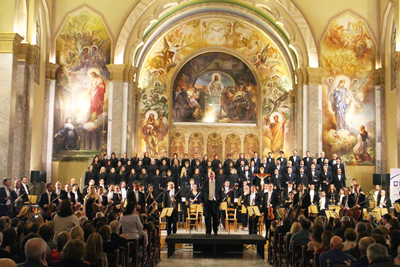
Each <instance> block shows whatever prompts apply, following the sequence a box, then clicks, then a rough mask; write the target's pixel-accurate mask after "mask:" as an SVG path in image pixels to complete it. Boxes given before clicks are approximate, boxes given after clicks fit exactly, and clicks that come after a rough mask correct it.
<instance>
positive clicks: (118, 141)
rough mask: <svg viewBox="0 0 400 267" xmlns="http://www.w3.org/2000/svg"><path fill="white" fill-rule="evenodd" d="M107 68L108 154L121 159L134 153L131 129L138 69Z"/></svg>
mask: <svg viewBox="0 0 400 267" xmlns="http://www.w3.org/2000/svg"><path fill="white" fill-rule="evenodd" d="M107 68H108V69H109V71H110V82H109V106H108V127H107V153H109V154H111V153H112V152H114V153H115V154H116V155H117V157H119V156H120V155H122V153H124V152H127V153H128V152H132V151H131V148H132V146H131V142H132V138H131V129H132V125H133V123H134V122H135V121H134V120H133V118H134V116H135V113H133V112H132V111H133V110H134V105H133V106H132V104H133V103H134V101H133V100H134V87H135V85H134V83H133V81H134V77H135V73H136V68H133V67H131V66H127V65H124V64H121V65H116V64H110V65H107ZM128 142H129V145H128ZM128 156H132V155H131V154H128Z"/></svg>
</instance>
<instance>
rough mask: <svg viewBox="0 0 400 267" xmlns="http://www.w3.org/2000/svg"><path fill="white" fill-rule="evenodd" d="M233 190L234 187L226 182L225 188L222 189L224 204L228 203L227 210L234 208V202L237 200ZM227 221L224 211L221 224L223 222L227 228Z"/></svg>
mask: <svg viewBox="0 0 400 267" xmlns="http://www.w3.org/2000/svg"><path fill="white" fill-rule="evenodd" d="M217 181H218V180H217ZM231 189H232V186H231V185H230V183H229V181H225V183H224V186H223V188H222V191H223V198H222V202H226V206H227V208H233V207H234V203H233V201H234V199H235V195H234V192H233V190H232V191H231ZM225 219H226V214H225V211H222V214H221V222H222V225H223V226H225Z"/></svg>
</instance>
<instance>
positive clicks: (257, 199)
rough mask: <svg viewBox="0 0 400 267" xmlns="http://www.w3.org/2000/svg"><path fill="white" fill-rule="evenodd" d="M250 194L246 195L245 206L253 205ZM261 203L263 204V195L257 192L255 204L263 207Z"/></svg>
mask: <svg viewBox="0 0 400 267" xmlns="http://www.w3.org/2000/svg"><path fill="white" fill-rule="evenodd" d="M250 195H251V193H250V194H247V195H245V196H244V199H243V204H244V205H245V207H248V206H252V205H251V203H250ZM261 205H262V200H261V196H260V194H258V193H256V195H255V199H254V205H253V206H257V207H258V208H259V209H261V208H262V206H261ZM260 213H262V210H260Z"/></svg>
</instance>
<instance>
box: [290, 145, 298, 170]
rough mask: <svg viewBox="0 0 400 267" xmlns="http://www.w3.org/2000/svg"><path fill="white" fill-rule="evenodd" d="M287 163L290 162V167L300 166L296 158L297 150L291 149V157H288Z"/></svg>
mask: <svg viewBox="0 0 400 267" xmlns="http://www.w3.org/2000/svg"><path fill="white" fill-rule="evenodd" d="M289 161H291V162H292V166H293V167H299V166H300V157H299V156H297V149H293V151H292V156H290V157H289Z"/></svg>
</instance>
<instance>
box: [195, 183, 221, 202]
mask: <svg viewBox="0 0 400 267" xmlns="http://www.w3.org/2000/svg"><path fill="white" fill-rule="evenodd" d="M209 183H210V180H205V181H204V185H203V188H202V189H201V194H200V196H201V202H202V203H206V202H207V201H209V199H208V196H209V188H210V184H209ZM221 188H222V185H221V183H219V182H218V181H215V200H216V201H217V203H221V202H222V199H223V198H224V195H223V194H222V193H223V192H222V190H221Z"/></svg>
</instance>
